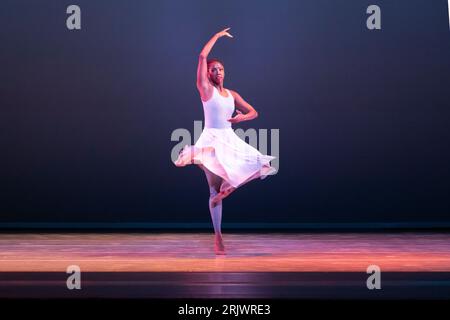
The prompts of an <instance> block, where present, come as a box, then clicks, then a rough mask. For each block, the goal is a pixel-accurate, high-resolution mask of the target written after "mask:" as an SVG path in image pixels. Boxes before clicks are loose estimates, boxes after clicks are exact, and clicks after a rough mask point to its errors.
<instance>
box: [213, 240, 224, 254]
mask: <svg viewBox="0 0 450 320" xmlns="http://www.w3.org/2000/svg"><path fill="white" fill-rule="evenodd" d="M214 251H215V253H216V254H217V255H224V254H226V253H225V246H224V245H223V239H222V236H221V235H216V237H215V245H214Z"/></svg>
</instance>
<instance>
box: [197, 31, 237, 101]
mask: <svg viewBox="0 0 450 320" xmlns="http://www.w3.org/2000/svg"><path fill="white" fill-rule="evenodd" d="M228 30H230V28H226V29H224V30H222V31H220V32H218V33H216V34H215V35H214V36H213V37H212V38H211V39H210V40H209V41H208V43H206V45H205V46H204V47H203V50H202V51H201V52H200V56H199V57H198V67H197V89H198V91H199V92H200V96H201V97H202V100H203V101H206V100H208V98H207V97H208V96H210V95H211V93H212V90H213V88H212V86H211V84H210V83H209V80H208V62H207V59H208V55H209V53H210V52H211V49H212V47H213V46H214V44H215V43H216V41H217V40H218V39H219V38H221V37H223V36H227V37H230V38H233V36H232V35H231V34H229V33H228V32H227V31H228Z"/></svg>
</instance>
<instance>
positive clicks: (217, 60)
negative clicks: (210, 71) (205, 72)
mask: <svg viewBox="0 0 450 320" xmlns="http://www.w3.org/2000/svg"><path fill="white" fill-rule="evenodd" d="M214 62H218V63H220V64H221V65H222V66H223V67H224V68H225V65H224V64H223V62H222V61H221V60H219V59H217V58H211V59H208V62H207V66H208V68H209V65H210V64H211V63H214Z"/></svg>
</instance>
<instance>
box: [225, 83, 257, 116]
mask: <svg viewBox="0 0 450 320" xmlns="http://www.w3.org/2000/svg"><path fill="white" fill-rule="evenodd" d="M230 92H231V94H232V95H233V98H234V104H235V107H236V112H237V115H236V116H234V117H233V118H230V119H228V121H230V122H231V123H238V122H242V121H249V120H252V119H255V118H256V117H257V116H258V112H256V110H255V108H253V107H252V106H251V105H250V104H249V103H248V102H247V101H245V100H244V99H243V98H242V97H241V96H240V95H239V93H237V92H236V91H233V90H230Z"/></svg>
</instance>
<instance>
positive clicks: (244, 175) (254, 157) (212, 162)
mask: <svg viewBox="0 0 450 320" xmlns="http://www.w3.org/2000/svg"><path fill="white" fill-rule="evenodd" d="M275 158H276V157H273V156H269V155H263V154H262V153H260V152H259V151H258V150H257V149H255V148H253V147H252V146H251V145H249V144H247V143H246V142H245V141H243V140H242V139H241V138H239V136H238V135H237V134H236V133H235V132H234V130H233V129H232V128H224V129H219V128H206V127H205V128H204V129H203V131H202V134H201V135H200V137H199V138H198V140H197V142H196V143H195V145H186V146H184V148H183V149H182V150H181V151H180V153H179V155H178V159H177V160H176V161H175V165H176V166H177V167H184V166H186V165H189V164H197V165H203V166H205V167H206V168H207V169H208V170H210V171H211V172H213V173H214V174H216V175H218V176H220V177H221V178H223V179H224V180H225V181H226V182H228V184H229V185H231V186H233V187H235V188H237V187H239V186H241V185H243V184H244V183H247V182H249V181H251V180H253V179H256V178H260V179H264V178H266V177H267V176H268V175H272V174H275V173H276V171H277V170H276V169H275V168H274V167H271V166H270V161H271V160H273V159H275Z"/></svg>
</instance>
